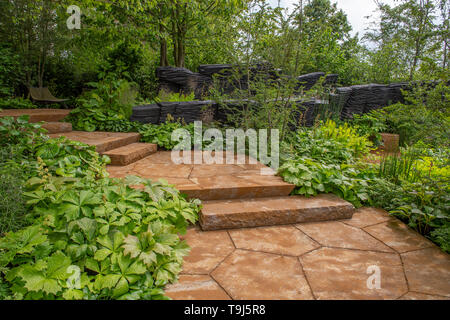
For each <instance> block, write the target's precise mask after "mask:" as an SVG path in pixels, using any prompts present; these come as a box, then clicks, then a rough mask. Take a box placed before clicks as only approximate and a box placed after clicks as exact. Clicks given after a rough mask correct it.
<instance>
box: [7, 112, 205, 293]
mask: <svg viewBox="0 0 450 320" xmlns="http://www.w3.org/2000/svg"><path fill="white" fill-rule="evenodd" d="M2 124H3V126H4V128H3V129H2V130H3V131H2V132H0V133H1V135H0V139H1V140H2V141H4V142H5V143H6V146H11V144H12V143H15V142H27V141H30V142H31V145H32V146H29V147H27V148H25V149H24V152H23V153H22V156H21V157H20V158H18V159H13V160H10V161H11V163H8V164H5V163H4V162H2V166H0V168H6V166H7V165H10V164H12V163H16V166H15V167H16V168H19V169H20V168H21V166H22V164H23V163H33V164H34V167H33V168H34V170H32V171H30V172H23V173H24V176H25V178H27V179H28V178H29V179H28V180H27V182H26V183H25V184H24V185H23V187H22V191H24V192H20V193H18V195H17V197H16V200H17V204H20V202H19V200H20V199H22V200H23V201H26V203H24V202H23V204H24V206H23V207H24V211H18V210H15V209H14V208H12V207H11V206H9V207H8V209H9V208H11V209H12V210H14V212H13V214H15V215H17V217H19V215H23V221H24V223H23V224H22V225H21V227H23V226H24V225H26V224H28V225H29V226H28V227H26V228H24V229H20V230H18V231H16V232H12V229H13V228H14V226H11V225H10V226H8V227H7V228H8V230H7V231H8V232H6V234H5V235H4V236H3V237H2V238H0V298H1V299H166V297H165V296H164V291H163V289H164V287H165V285H167V284H168V283H170V282H174V281H175V280H176V279H177V276H178V273H179V272H180V270H181V264H182V262H183V256H185V255H186V254H187V253H188V251H189V248H188V246H187V245H186V243H185V242H183V241H181V240H180V238H179V236H178V234H183V233H184V232H185V231H186V227H187V225H188V224H189V223H195V221H196V220H197V217H198V212H199V210H200V202H199V201H198V200H191V201H187V200H186V199H185V198H184V196H182V195H181V194H180V193H179V191H178V190H176V189H174V188H173V187H172V186H170V185H168V184H167V182H164V181H160V182H153V181H150V180H146V179H142V178H139V177H127V178H126V179H109V178H107V172H106V170H105V164H106V163H107V161H108V159H106V158H104V157H100V156H99V155H98V153H96V152H95V151H94V149H93V148H92V147H90V146H87V145H84V144H82V143H79V142H73V141H70V140H66V139H65V138H59V139H50V140H49V139H48V138H47V137H46V136H45V135H42V133H41V131H40V129H39V125H38V124H37V125H34V124H29V123H28V122H27V121H26V119H20V120H17V121H16V120H14V119H6V120H4V119H2ZM6 126H7V127H8V128H9V130H8V128H7V127H6ZM13 130H16V131H17V133H13V132H12V131H13ZM25 151H26V152H25ZM15 160H17V161H18V162H15ZM0 172H1V170H0ZM5 182H6V183H8V181H5ZM13 190H14V189H11V191H13ZM19 196H20V197H21V198H20V199H19V198H18V197H19ZM3 200H4V199H3ZM3 204H6V205H8V202H4V203H2V205H3ZM0 207H2V206H0ZM2 208H3V207H2ZM17 228H19V226H17Z"/></svg>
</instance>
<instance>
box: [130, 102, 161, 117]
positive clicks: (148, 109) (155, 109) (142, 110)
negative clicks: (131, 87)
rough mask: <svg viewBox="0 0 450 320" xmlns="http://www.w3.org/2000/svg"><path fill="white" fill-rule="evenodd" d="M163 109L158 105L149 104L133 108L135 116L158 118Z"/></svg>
mask: <svg viewBox="0 0 450 320" xmlns="http://www.w3.org/2000/svg"><path fill="white" fill-rule="evenodd" d="M160 111H161V108H160V107H159V106H158V105H157V104H147V105H140V106H135V107H133V116H155V117H156V116H158V117H159V113H160Z"/></svg>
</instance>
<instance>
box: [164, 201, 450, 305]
mask: <svg viewBox="0 0 450 320" xmlns="http://www.w3.org/2000/svg"><path fill="white" fill-rule="evenodd" d="M183 238H184V239H185V240H186V241H187V242H188V244H189V245H190V246H191V248H192V250H191V253H190V254H189V256H188V257H186V258H185V262H184V266H183V271H182V273H181V276H180V279H179V282H178V283H176V284H172V285H170V286H168V287H167V290H166V294H167V295H168V296H169V297H171V298H173V299H198V300H208V299H447V300H448V299H450V256H449V255H448V254H446V253H443V252H442V251H441V250H440V249H439V248H438V247H437V246H435V245H434V244H433V243H432V242H430V241H429V240H427V239H426V238H424V237H422V236H421V235H419V234H418V233H416V232H415V231H413V230H412V229H410V228H408V227H407V226H406V225H404V224H403V223H402V222H400V221H399V220H397V219H396V218H393V217H390V216H389V215H388V214H387V213H386V212H385V211H383V210H379V209H373V208H361V209H358V210H357V211H356V212H355V213H354V215H353V218H352V219H348V220H340V221H331V222H319V223H305V224H292V225H284V226H274V227H258V228H246V229H231V230H222V231H206V232H205V231H201V230H200V229H199V228H198V227H197V226H195V227H192V228H190V229H189V230H188V232H187V234H186V235H184V236H183ZM372 265H375V266H378V267H379V268H380V270H381V288H380V289H368V288H367V278H368V277H369V276H370V275H371V274H367V268H368V267H369V266H372Z"/></svg>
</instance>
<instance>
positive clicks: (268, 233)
mask: <svg viewBox="0 0 450 320" xmlns="http://www.w3.org/2000/svg"><path fill="white" fill-rule="evenodd" d="M229 233H230V236H231V238H232V239H233V242H234V244H235V246H236V247H237V248H241V249H249V250H255V251H263V252H270V253H277V254H285V255H291V256H299V255H301V254H303V253H306V252H309V251H311V250H314V249H317V248H319V247H320V245H319V244H317V243H316V242H314V241H313V240H311V239H310V238H309V237H307V236H306V235H305V234H304V233H303V232H301V231H300V230H298V229H296V228H294V227H293V226H278V227H259V228H246V229H234V230H230V231H229Z"/></svg>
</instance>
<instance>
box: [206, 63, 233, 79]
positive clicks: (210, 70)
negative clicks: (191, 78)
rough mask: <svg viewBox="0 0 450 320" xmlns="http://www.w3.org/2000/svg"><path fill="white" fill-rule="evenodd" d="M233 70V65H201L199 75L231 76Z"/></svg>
mask: <svg viewBox="0 0 450 320" xmlns="http://www.w3.org/2000/svg"><path fill="white" fill-rule="evenodd" d="M232 68H233V65H232V64H201V65H200V66H199V67H198V73H200V74H202V75H204V76H208V77H211V76H212V75H213V74H218V73H222V74H224V73H225V74H229V73H230V70H231V69H232Z"/></svg>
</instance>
